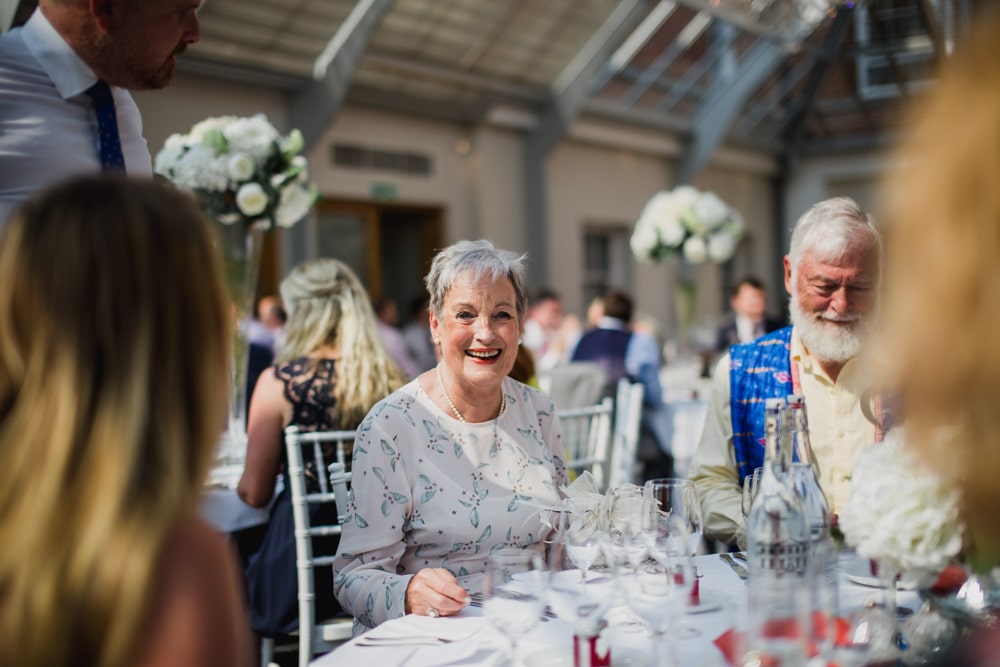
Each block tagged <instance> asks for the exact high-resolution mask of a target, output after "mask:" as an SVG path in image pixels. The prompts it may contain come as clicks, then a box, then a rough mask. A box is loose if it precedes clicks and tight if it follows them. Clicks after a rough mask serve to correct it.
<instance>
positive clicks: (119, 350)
mask: <svg viewBox="0 0 1000 667" xmlns="http://www.w3.org/2000/svg"><path fill="white" fill-rule="evenodd" d="M226 327H227V316H226V309H225V299H224V291H223V287H222V284H221V282H220V274H219V267H218V261H217V258H216V256H215V251H214V249H213V247H212V236H211V230H210V229H209V228H208V227H207V223H206V222H205V221H204V220H203V219H202V218H201V215H200V214H199V212H198V210H197V208H196V207H195V205H194V203H193V201H192V200H190V199H189V198H188V197H185V196H183V195H181V194H179V193H177V192H175V191H171V190H168V189H166V188H164V187H161V186H159V185H154V184H153V183H144V182H137V181H125V180H123V179H100V178H85V179H79V180H74V181H72V182H69V183H66V184H63V185H61V186H58V187H56V188H54V189H52V190H50V191H48V192H45V193H43V194H42V195H40V196H39V197H38V198H36V199H35V200H33V201H31V202H29V203H27V204H26V205H24V206H23V207H22V208H21V209H20V210H19V211H18V212H17V213H15V215H14V216H13V217H12V218H11V220H10V221H9V222H8V224H7V227H6V229H5V235H4V237H3V238H2V240H0V536H2V537H0V539H2V540H3V543H5V544H8V545H17V548H12V549H2V550H0V663H6V662H7V660H6V658H10V657H11V656H9V655H5V654H4V651H5V650H6V648H10V647H13V648H16V650H17V657H18V661H20V662H24V664H47V665H58V664H68V663H69V662H70V660H71V658H70V657H69V656H74V655H75V656H76V658H77V659H78V660H80V661H81V662H84V663H87V664H98V665H112V664H124V663H125V662H127V660H128V652H129V651H131V650H133V649H134V645H133V642H134V641H135V638H136V637H137V636H139V634H140V633H139V632H138V629H139V628H138V626H137V623H140V622H141V621H142V619H143V614H144V611H145V608H146V605H147V603H148V600H147V599H146V597H147V595H148V588H149V586H150V585H151V583H152V575H153V565H154V561H155V558H156V555H157V553H158V551H159V549H160V548H161V546H162V541H163V538H164V535H165V534H166V533H167V531H169V530H170V528H171V527H172V526H173V525H174V524H175V523H176V521H177V519H178V517H179V516H180V514H181V513H182V512H184V511H189V510H191V509H193V507H194V504H195V503H196V500H197V496H198V493H199V490H200V488H201V485H202V484H203V480H204V477H205V474H206V472H207V469H208V466H209V465H210V463H211V460H212V456H213V452H214V441H215V439H216V438H217V437H218V434H219V432H220V430H221V424H222V419H223V415H224V412H225V393H224V392H225V364H226V358H227V354H228V336H227V333H226ZM15 609H16V610H17V611H13V610H15ZM53 629H58V630H59V631H58V632H53ZM8 633H10V634H8ZM12 636H13V637H16V639H14V638H12ZM52 637H59V640H58V641H53V640H52ZM81 650H82V651H83V653H80V651H81Z"/></svg>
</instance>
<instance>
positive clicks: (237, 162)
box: [226, 153, 257, 183]
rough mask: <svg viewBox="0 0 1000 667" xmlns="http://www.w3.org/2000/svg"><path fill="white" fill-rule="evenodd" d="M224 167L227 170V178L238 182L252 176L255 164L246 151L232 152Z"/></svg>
mask: <svg viewBox="0 0 1000 667" xmlns="http://www.w3.org/2000/svg"><path fill="white" fill-rule="evenodd" d="M226 167H227V169H228V171H229V178H230V179H231V180H233V181H234V182H236V183H239V182H240V181H246V180H249V179H250V178H251V177H252V176H253V173H254V170H256V168H257V165H255V164H254V161H253V158H251V157H250V156H249V155H247V154H246V153H234V154H233V155H230V156H229V161H228V163H227V165H226Z"/></svg>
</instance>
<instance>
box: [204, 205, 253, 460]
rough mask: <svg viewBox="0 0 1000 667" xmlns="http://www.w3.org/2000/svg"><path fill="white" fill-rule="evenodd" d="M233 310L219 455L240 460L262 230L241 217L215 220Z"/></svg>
mask: <svg viewBox="0 0 1000 667" xmlns="http://www.w3.org/2000/svg"><path fill="white" fill-rule="evenodd" d="M215 229H216V233H217V234H218V238H219V250H220V252H221V255H222V263H223V269H224V271H225V278H226V286H227V287H228V289H229V297H230V307H231V313H232V330H231V335H232V352H231V357H230V359H229V412H228V418H227V421H226V424H225V425H224V431H223V433H222V437H221V439H220V442H219V458H220V459H223V460H224V461H225V462H226V463H231V464H236V463H242V461H243V459H244V458H245V457H246V445H247V434H246V417H247V397H248V396H249V393H248V392H249V390H250V388H249V387H247V367H248V366H249V363H250V343H249V340H248V338H247V325H248V323H249V321H250V319H251V318H253V316H254V295H255V293H256V290H257V276H258V274H259V272H260V257H261V245H262V243H263V235H264V232H263V230H262V229H260V228H259V227H253V226H248V225H247V224H246V223H245V222H243V221H242V220H240V221H237V222H235V223H232V224H226V223H223V222H220V221H218V220H216V221H215Z"/></svg>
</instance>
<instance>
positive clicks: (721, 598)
mask: <svg viewBox="0 0 1000 667" xmlns="http://www.w3.org/2000/svg"><path fill="white" fill-rule="evenodd" d="M727 600H729V596H728V595H726V594H725V593H723V592H722V591H717V590H715V589H714V588H705V587H704V586H702V587H700V588H699V590H698V604H696V605H688V606H687V607H686V608H685V609H684V613H686V614H703V613H705V612H706V611H715V610H716V609H720V608H722V605H723V604H725V603H726V601H727Z"/></svg>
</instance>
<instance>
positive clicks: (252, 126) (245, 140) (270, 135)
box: [222, 114, 279, 163]
mask: <svg viewBox="0 0 1000 667" xmlns="http://www.w3.org/2000/svg"><path fill="white" fill-rule="evenodd" d="M222 134H223V136H225V137H226V141H228V142H229V150H230V151H231V152H233V153H246V154H248V155H250V156H251V157H253V159H254V160H255V161H257V162H258V163H260V162H263V161H264V160H266V159H267V157H268V156H269V155H271V152H272V151H274V146H275V143H276V142H277V141H278V140H279V136H278V132H277V130H275V129H274V127H273V126H272V125H271V124H270V123H269V122H267V117H266V116H264V114H257V115H256V116H250V117H249V118H236V119H233V120H232V121H231V122H230V123H229V124H227V125H226V126H225V127H224V128H223V129H222Z"/></svg>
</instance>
